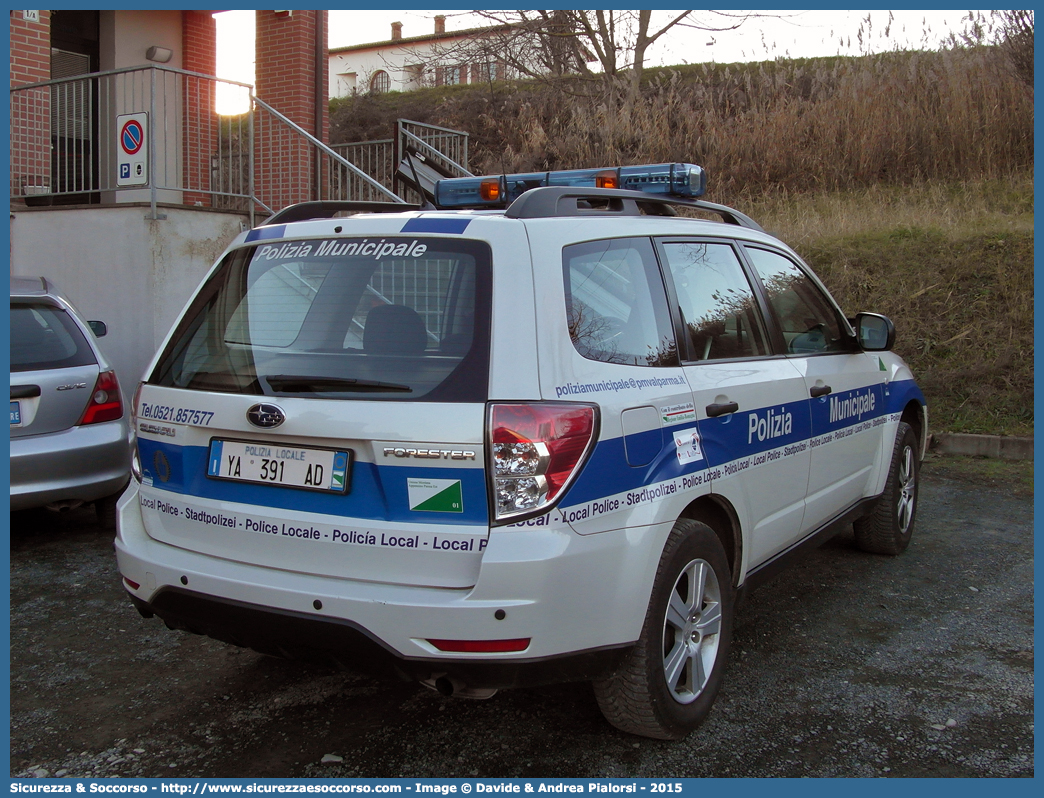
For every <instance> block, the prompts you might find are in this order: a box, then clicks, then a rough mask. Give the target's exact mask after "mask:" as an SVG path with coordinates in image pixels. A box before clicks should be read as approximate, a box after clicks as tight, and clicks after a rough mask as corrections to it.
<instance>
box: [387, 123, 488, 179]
mask: <svg viewBox="0 0 1044 798" xmlns="http://www.w3.org/2000/svg"><path fill="white" fill-rule="evenodd" d="M401 133H402V135H403V136H404V137H405V138H406V139H407V141H410V142H411V143H413V144H417V145H419V146H421V147H423V148H424V149H425V150H427V151H428V153H431V154H433V155H435V156H436V157H437V158H438V159H439V160H441V161H445V162H446V163H447V164H449V165H450V166H452V167H453V168H454V169H456V170H458V171H459V172H460V173H461V174H460V176H461V177H473V176H474V175H472V173H471V172H469V171H468V170H467V169H465V168H464V167H463V166H461V165H460V164H459V163H457V162H456V161H454V160H453V159H452V158H450V157H449V156H448V155H446V154H445V153H443V152H441V151H440V150H437V149H435V148H434V147H432V146H431V145H430V144H428V142H426V141H424V139H421V138H418V137H417V136H415V135H414V134H413V133H410V131H408V130H402V131H401Z"/></svg>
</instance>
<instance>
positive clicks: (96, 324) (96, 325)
mask: <svg viewBox="0 0 1044 798" xmlns="http://www.w3.org/2000/svg"><path fill="white" fill-rule="evenodd" d="M87 326H88V327H90V328H91V332H92V333H94V337H95V338H101V337H102V336H104V335H105V334H106V333H107V332H108V331H109V328H108V327H106V326H105V322H104V321H89V322H87Z"/></svg>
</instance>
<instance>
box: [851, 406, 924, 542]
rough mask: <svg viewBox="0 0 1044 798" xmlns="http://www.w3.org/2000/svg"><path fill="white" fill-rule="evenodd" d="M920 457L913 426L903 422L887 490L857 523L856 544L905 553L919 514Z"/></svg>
mask: <svg viewBox="0 0 1044 798" xmlns="http://www.w3.org/2000/svg"><path fill="white" fill-rule="evenodd" d="M919 473H920V459H919V458H918V456H917V435H916V434H915V433H914V431H913V427H911V426H910V425H909V424H907V423H905V422H900V423H899V429H898V431H897V432H896V436H895V448H894V450H893V451H892V462H891V466H890V467H889V471H888V482H887V484H886V485H885V489H884V493H883V494H881V498H880V499H878V500H877V504H876V505H875V506H874V509H873V511H871V513H870V514H869V515H867V516H865V517H863V518H861V519H859V520H858V521H856V522H855V524H853V527H854V529H855V537H856V544H857V545H858V546H859V548H861V549H862V550H863V551H868V552H870V553H872V554H901V553H902V552H903V551H905V550H906V547H907V546H909V545H910V538H911V537H912V535H913V528H914V518H915V516H916V515H917V486H918V476H919Z"/></svg>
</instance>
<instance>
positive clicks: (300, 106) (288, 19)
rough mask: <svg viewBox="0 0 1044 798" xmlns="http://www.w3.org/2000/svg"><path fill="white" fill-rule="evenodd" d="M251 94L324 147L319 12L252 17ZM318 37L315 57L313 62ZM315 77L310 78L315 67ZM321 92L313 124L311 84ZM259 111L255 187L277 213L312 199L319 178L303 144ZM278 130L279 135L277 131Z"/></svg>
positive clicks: (326, 125) (324, 76)
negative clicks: (253, 58) (254, 63)
mask: <svg viewBox="0 0 1044 798" xmlns="http://www.w3.org/2000/svg"><path fill="white" fill-rule="evenodd" d="M255 19H256V26H257V32H256V39H255V45H254V46H255V51H256V52H257V54H258V56H257V67H256V74H255V89H254V90H255V93H256V95H257V97H258V98H260V99H261V100H263V101H264V102H266V103H268V104H269V105H271V106H272V107H273V108H275V109H276V110H277V111H279V113H281V114H283V115H284V116H286V117H287V118H288V119H290V120H291V121H292V122H294V123H295V124H296V125H298V126H300V127H301V128H303V129H304V130H306V131H307V132H308V133H310V134H312V135H313V136H315V137H316V138H318V139H319V140H320V141H323V142H326V141H328V140H329V135H330V120H329V115H328V113H327V103H326V86H327V85H328V70H329V67H328V59H327V55H326V48H327V42H326V36H327V33H326V31H327V28H326V12H325V11H293V12H287V11H257V12H255ZM317 33H318V36H319V39H318V40H319V42H320V46H321V48H322V51H321V54H320V55H321V57H320V58H319V59H317V58H316V34H317ZM317 60H318V62H319V64H318V66H319V70H320V72H319V74H318V75H317V74H316V61H317ZM317 79H318V81H319V83H318V86H319V87H320V91H321V95H320V97H321V102H320V113H319V123H318V125H317V124H316V85H317V83H316V80H317ZM272 122H273V120H271V118H270V117H269V116H268V115H267V114H266V113H265V112H264V111H259V113H258V114H257V116H256V117H255V121H254V130H255V145H254V146H255V152H254V162H255V164H256V170H257V171H256V174H255V181H257V184H258V186H259V188H262V190H263V193H264V196H265V199H266V202H268V203H269V204H270V205H271V207H272V209H273V210H278V209H279V208H282V207H284V206H286V205H288V204H290V203H291V202H298V201H300V200H302V199H304V198H308V197H313V198H315V197H316V196H317V195H316V194H315V190H316V187H317V186H318V185H319V183H320V181H322V180H323V178H324V177H325V176H324V175H317V174H315V170H316V164H315V153H314V150H313V149H312V148H311V147H310V146H309V145H308V144H307V142H306V140H305V139H304V138H303V137H301V136H299V135H296V134H293V133H290V132H287V131H286V130H285V127H283V126H281V125H276V124H273V123H272ZM281 128H282V129H281Z"/></svg>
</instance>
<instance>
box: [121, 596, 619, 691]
mask: <svg viewBox="0 0 1044 798" xmlns="http://www.w3.org/2000/svg"><path fill="white" fill-rule="evenodd" d="M130 597H131V602H132V603H133V604H134V606H135V607H136V608H137V609H138V612H140V613H141V614H142V615H143V616H144V617H146V618H149V617H152V616H153V615H157V616H159V617H160V618H162V619H163V621H164V622H165V623H166V624H167V625H168V626H170V627H173V628H174V629H182V630H184V631H187V632H192V633H193V634H202V635H206V636H208V637H213V638H215V639H217V640H221V641H223V642H225V643H231V644H233V645H237V646H244V647H248V648H253V649H255V650H257V651H261V652H263V653H265V654H271V655H273V656H278V657H285V658H287V659H297V660H308V661H321V662H329V663H333V664H335V665H337V666H339V667H345V668H352V669H356V670H361V671H365V672H367V673H370V674H371V675H373V676H388V675H392V674H394V675H396V676H398V677H399V678H401V679H404V680H409V681H424V680H429V679H435V678H437V677H439V676H447V677H449V678H450V679H452V680H455V681H457V682H460V683H462V684H465V685H467V686H468V687H478V688H496V689H506V688H510V687H533V686H536V685H541V684H559V683H562V682H573V681H591V680H594V679H604V678H606V677H607V676H609V675H610V674H612V673H613V671H614V670H615V669H616V668H617V666H618V665H619V664H620V661H621V660H622V659H623V657H624V655H625V654H626V653H627V651H628V649H629V646H619V647H614V648H607V649H599V650H594V651H583V652H578V653H575V654H568V655H562V656H557V657H548V658H544V659H532V658H530V659H518V660H511V661H503V662H491V661H476V660H466V659H451V658H441V659H439V658H425V657H416V658H406V657H402V656H400V655H399V654H398V653H397V652H395V651H392V650H391V649H389V648H388V647H386V646H385V645H384V644H383V643H382V641H381V640H379V639H377V638H375V637H373V636H372V635H371V634H370V633H369V632H368V631H367V630H366V629H364V628H362V627H360V626H358V625H357V624H354V623H352V622H351V621H347V620H342V619H326V618H318V617H315V615H314V614H313V615H306V614H304V613H299V612H286V611H276V610H272V609H270V608H267V607H258V606H254V605H250V604H243V603H241V602H236V601H230V600H227V599H217V598H214V597H211V596H203V595H200V594H198V593H193V592H191V591H188V590H177V589H174V588H170V589H167V590H164V591H162V592H161V593H159V594H158V595H156V596H155V597H154V598H153V600H152V602H151V603H148V602H145V601H142V600H141V599H140V598H138V597H137V596H135V595H134V594H133V593H131V594H130Z"/></svg>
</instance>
